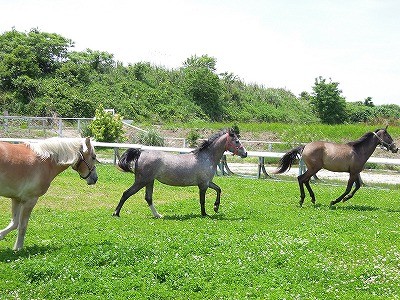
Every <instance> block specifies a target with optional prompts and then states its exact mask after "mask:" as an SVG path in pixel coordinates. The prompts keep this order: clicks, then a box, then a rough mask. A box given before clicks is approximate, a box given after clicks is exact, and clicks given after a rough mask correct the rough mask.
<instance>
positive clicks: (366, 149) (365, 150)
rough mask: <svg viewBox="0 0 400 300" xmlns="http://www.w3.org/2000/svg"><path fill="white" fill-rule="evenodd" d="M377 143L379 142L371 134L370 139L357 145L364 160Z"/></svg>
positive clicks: (372, 151)
mask: <svg viewBox="0 0 400 300" xmlns="http://www.w3.org/2000/svg"><path fill="white" fill-rule="evenodd" d="M378 144H379V142H378V141H376V140H375V139H374V137H373V136H372V137H371V138H370V139H368V140H366V141H365V142H364V143H363V144H362V146H361V147H358V152H359V155H362V156H363V157H364V158H365V161H367V160H368V158H369V157H370V156H371V155H372V153H374V151H375V149H376V146H378Z"/></svg>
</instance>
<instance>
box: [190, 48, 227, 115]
mask: <svg viewBox="0 0 400 300" xmlns="http://www.w3.org/2000/svg"><path fill="white" fill-rule="evenodd" d="M215 63H216V62H215V59H214V58H211V57H209V56H204V55H203V56H201V57H197V56H192V57H191V58H189V59H187V60H186V62H185V63H184V68H183V74H184V88H185V91H186V94H187V95H188V96H189V97H190V98H192V99H193V101H194V102H195V103H196V104H197V105H199V106H200V107H201V108H202V110H203V111H204V113H205V114H207V115H208V116H209V117H210V118H211V119H212V120H221V118H222V117H221V116H222V111H223V110H222V103H221V101H220V97H221V95H222V84H221V81H220V79H219V77H218V75H216V74H215V73H213V71H214V70H215Z"/></svg>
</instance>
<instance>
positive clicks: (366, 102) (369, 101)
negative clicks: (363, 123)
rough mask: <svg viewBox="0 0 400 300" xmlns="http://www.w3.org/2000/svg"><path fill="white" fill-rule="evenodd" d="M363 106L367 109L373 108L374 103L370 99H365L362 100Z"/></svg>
mask: <svg viewBox="0 0 400 300" xmlns="http://www.w3.org/2000/svg"><path fill="white" fill-rule="evenodd" d="M364 105H365V106H368V107H374V106H375V105H374V102H372V98H371V97H367V98H365V100H364Z"/></svg>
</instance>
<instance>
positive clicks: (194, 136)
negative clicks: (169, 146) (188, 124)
mask: <svg viewBox="0 0 400 300" xmlns="http://www.w3.org/2000/svg"><path fill="white" fill-rule="evenodd" d="M199 138H200V133H199V132H198V131H197V130H196V129H192V130H190V132H189V133H188V135H187V137H186V139H187V141H188V142H189V147H191V148H194V147H196V146H197V140H198V139H199Z"/></svg>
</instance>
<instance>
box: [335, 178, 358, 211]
mask: <svg viewBox="0 0 400 300" xmlns="http://www.w3.org/2000/svg"><path fill="white" fill-rule="evenodd" d="M355 180H356V178H354V176H352V175H350V178H349V181H347V187H346V190H345V191H344V193H343V194H341V195H340V196H339V198H337V199H336V200H333V201H331V206H332V205H335V204H336V203H339V202H340V201H342V200H343V199H344V197H346V195H348V194H349V193H350V191H351V188H352V187H353V183H354V181H355Z"/></svg>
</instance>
